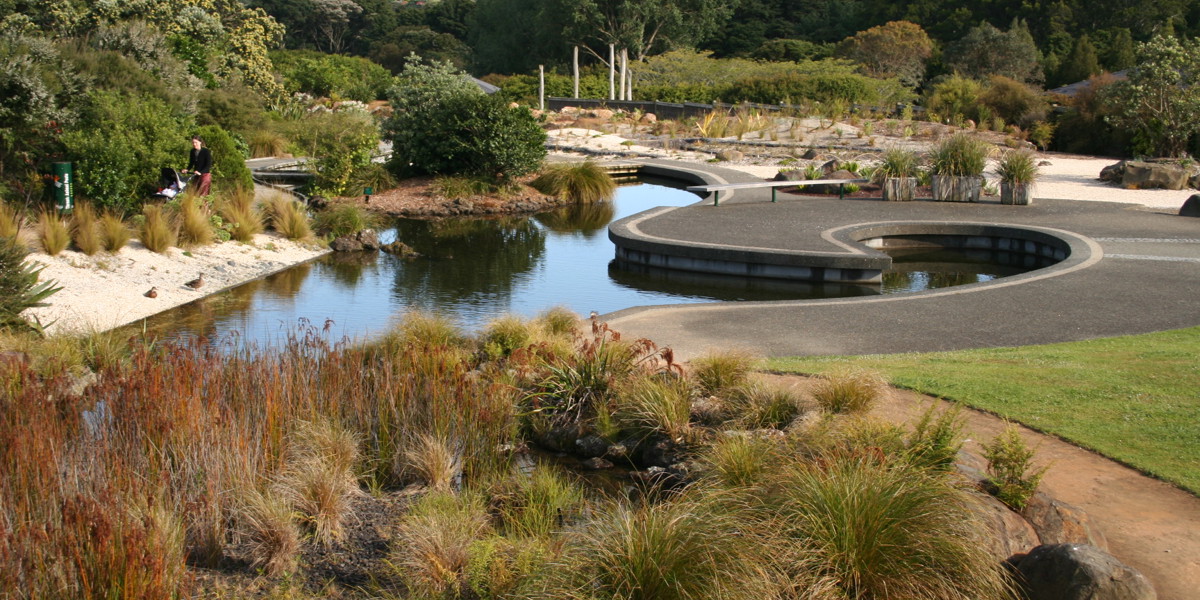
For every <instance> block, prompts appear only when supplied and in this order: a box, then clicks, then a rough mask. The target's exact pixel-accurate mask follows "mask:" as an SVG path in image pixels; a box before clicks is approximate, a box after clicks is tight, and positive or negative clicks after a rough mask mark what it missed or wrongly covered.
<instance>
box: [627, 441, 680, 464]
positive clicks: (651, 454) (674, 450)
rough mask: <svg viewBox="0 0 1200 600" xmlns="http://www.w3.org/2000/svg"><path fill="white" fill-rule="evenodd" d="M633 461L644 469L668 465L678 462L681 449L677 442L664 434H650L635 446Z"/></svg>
mask: <svg viewBox="0 0 1200 600" xmlns="http://www.w3.org/2000/svg"><path fill="white" fill-rule="evenodd" d="M636 448H637V450H636V451H635V452H634V457H633V460H634V463H635V464H637V465H638V466H639V467H641V468H643V469H645V468H649V467H669V466H671V465H673V464H675V463H677V462H679V459H680V455H681V449H680V447H679V445H678V444H676V443H675V442H673V441H671V440H670V439H669V438H667V437H666V436H664V435H652V436H650V437H648V438H646V439H645V440H643V441H642V443H640V444H638V445H637V446H636Z"/></svg>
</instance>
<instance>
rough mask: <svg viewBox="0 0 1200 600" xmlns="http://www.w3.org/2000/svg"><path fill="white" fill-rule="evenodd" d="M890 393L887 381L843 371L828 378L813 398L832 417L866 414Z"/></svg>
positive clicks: (819, 384)
mask: <svg viewBox="0 0 1200 600" xmlns="http://www.w3.org/2000/svg"><path fill="white" fill-rule="evenodd" d="M886 393H887V381H886V380H884V378H883V377H882V376H881V375H879V374H878V373H872V372H870V371H860V370H851V371H841V372H836V373H832V374H829V375H827V376H825V377H824V378H823V379H822V380H821V381H820V382H819V383H817V385H816V386H814V387H813V390H812V395H813V398H814V399H815V400H816V401H817V404H819V405H820V406H821V408H823V409H825V410H826V411H828V412H831V413H864V412H866V411H868V410H870V409H871V407H872V406H874V404H875V403H876V402H877V401H879V400H880V399H881V398H882V397H883V395H884V394H886Z"/></svg>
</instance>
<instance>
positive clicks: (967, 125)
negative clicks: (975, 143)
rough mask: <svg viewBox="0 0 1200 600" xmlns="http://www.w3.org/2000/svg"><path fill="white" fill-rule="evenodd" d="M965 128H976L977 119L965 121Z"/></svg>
mask: <svg viewBox="0 0 1200 600" xmlns="http://www.w3.org/2000/svg"><path fill="white" fill-rule="evenodd" d="M963 129H975V121H972V120H971V119H967V120H966V121H963Z"/></svg>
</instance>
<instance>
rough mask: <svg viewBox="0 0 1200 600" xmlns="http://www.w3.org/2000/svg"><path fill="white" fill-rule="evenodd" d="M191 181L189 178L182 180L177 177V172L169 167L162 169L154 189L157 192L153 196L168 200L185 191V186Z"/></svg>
mask: <svg viewBox="0 0 1200 600" xmlns="http://www.w3.org/2000/svg"><path fill="white" fill-rule="evenodd" d="M191 179H192V178H191V177H188V178H187V179H183V178H182V177H180V176H179V171H176V170H175V169H172V168H170V167H163V168H162V171H161V172H160V174H159V177H158V185H157V186H156V187H155V189H156V190H158V191H157V192H155V193H154V195H155V196H159V197H162V198H167V199H168V200H169V199H171V198H174V197H175V196H178V195H179V194H182V193H183V190H185V189H187V184H188V182H189V181H191Z"/></svg>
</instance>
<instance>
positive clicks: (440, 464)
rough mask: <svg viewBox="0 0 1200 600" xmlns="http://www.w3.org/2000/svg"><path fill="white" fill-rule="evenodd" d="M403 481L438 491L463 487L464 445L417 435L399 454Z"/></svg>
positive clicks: (450, 440) (440, 438)
mask: <svg viewBox="0 0 1200 600" xmlns="http://www.w3.org/2000/svg"><path fill="white" fill-rule="evenodd" d="M400 457H401V460H402V462H401V464H400V466H399V471H400V473H401V476H402V477H403V478H404V479H416V480H418V481H420V482H421V483H423V484H425V485H427V486H429V487H431V488H433V489H434V490H437V491H442V492H448V491H451V490H452V489H457V488H458V487H460V485H461V482H462V474H463V455H462V444H461V443H459V442H457V441H455V440H452V439H447V438H444V437H439V436H437V435H432V434H419V435H416V436H415V438H414V439H413V440H412V442H411V443H410V444H409V446H408V448H407V449H405V451H404V453H403V454H401V455H400Z"/></svg>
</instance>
